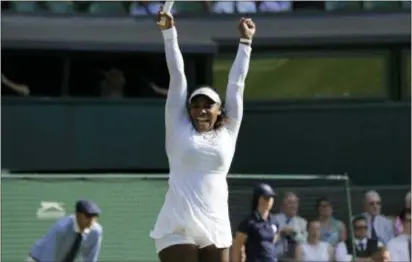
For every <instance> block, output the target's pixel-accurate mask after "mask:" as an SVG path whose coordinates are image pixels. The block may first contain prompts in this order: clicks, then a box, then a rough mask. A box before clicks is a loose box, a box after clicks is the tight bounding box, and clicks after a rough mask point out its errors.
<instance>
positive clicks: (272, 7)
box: [258, 1, 292, 13]
mask: <svg viewBox="0 0 412 262" xmlns="http://www.w3.org/2000/svg"><path fill="white" fill-rule="evenodd" d="M258 10H259V12H262V13H266V12H270V13H275V12H285V11H291V10H292V1H260V3H259V4H258Z"/></svg>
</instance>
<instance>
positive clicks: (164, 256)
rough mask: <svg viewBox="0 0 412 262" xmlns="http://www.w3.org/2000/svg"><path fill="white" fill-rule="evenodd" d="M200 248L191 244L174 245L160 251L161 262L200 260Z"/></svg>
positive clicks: (195, 261) (194, 261)
mask: <svg viewBox="0 0 412 262" xmlns="http://www.w3.org/2000/svg"><path fill="white" fill-rule="evenodd" d="M198 256H199V254H198V248H197V246H195V245H191V244H181V245H173V246H170V247H167V248H165V249H162V250H161V251H160V252H159V259H160V261H161V262H198V261H199V260H198Z"/></svg>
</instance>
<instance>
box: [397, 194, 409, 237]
mask: <svg viewBox="0 0 412 262" xmlns="http://www.w3.org/2000/svg"><path fill="white" fill-rule="evenodd" d="M410 207H411V192H410V191H409V192H408V193H407V194H406V196H405V200H404V208H410ZM394 231H395V235H399V234H402V232H403V226H402V220H401V219H400V217H396V219H395V222H394Z"/></svg>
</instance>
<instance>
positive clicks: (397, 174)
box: [1, 98, 411, 185]
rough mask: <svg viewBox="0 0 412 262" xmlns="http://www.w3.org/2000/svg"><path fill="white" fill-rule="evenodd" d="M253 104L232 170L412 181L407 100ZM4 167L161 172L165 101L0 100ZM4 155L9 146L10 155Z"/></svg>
mask: <svg viewBox="0 0 412 262" xmlns="http://www.w3.org/2000/svg"><path fill="white" fill-rule="evenodd" d="M332 103H333V101H332V102H328V103H326V102H325V103H323V104H322V103H312V104H311V103H296V104H287V103H273V102H271V103H268V104H265V103H263V104H262V103H256V104H253V103H247V104H245V113H244V118H243V123H242V127H241V130H240V134H239V139H238V144H237V149H236V154H235V157H234V160H233V164H232V168H231V172H232V173H248V174H259V173H264V174H313V173H315V174H319V173H320V174H327V173H348V174H350V175H351V178H352V180H353V181H354V183H355V184H357V185H370V183H371V182H372V181H373V183H375V184H377V185H384V184H409V183H410V163H411V162H410V160H411V155H410V144H411V142H410V141H411V140H410V139H411V137H410V132H411V131H410V120H411V118H410V104H409V103H401V102H398V103H395V102H386V101H383V102H346V103H339V104H332ZM1 129H2V130H1V131H2V143H1V149H2V152H3V154H2V159H1V160H2V168H6V169H12V170H17V171H29V172H32V171H33V170H37V171H39V170H41V171H73V170H106V171H107V170H110V171H113V170H126V169H128V170H134V172H148V171H147V170H155V171H157V172H159V170H161V172H165V171H167V170H168V163H167V158H166V154H165V149H164V136H165V134H164V100H158V101H142V100H124V101H119V102H116V101H106V100H103V99H102V100H100V99H98V100H92V99H81V100H80V99H79V100H75V99H67V100H65V99H57V98H56V99H50V100H44V99H36V98H32V99H30V98H29V99H27V100H26V99H16V100H14V99H11V100H10V99H2V127H1ZM4 152H6V153H4Z"/></svg>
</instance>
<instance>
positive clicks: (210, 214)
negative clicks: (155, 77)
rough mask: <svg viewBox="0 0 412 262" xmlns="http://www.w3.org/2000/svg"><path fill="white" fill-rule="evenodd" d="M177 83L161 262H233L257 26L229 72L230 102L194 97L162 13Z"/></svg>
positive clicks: (159, 238) (244, 28) (168, 119)
mask: <svg viewBox="0 0 412 262" xmlns="http://www.w3.org/2000/svg"><path fill="white" fill-rule="evenodd" d="M158 18H159V20H158V25H159V28H160V29H161V31H162V34H163V38H164V45H165V52H166V62H167V66H168V70H169V74H170V83H169V89H168V94H167V99H166V106H165V127H166V154H167V157H168V160H169V166H170V173H169V188H168V191H167V193H166V197H165V202H164V204H163V207H162V208H161V210H160V212H159V214H158V217H157V221H156V224H155V226H154V228H153V230H152V231H151V232H150V236H151V238H153V239H154V242H155V247H156V250H157V253H158V255H159V258H160V261H161V262H175V261H178V262H192V261H207V262H208V261H213V262H223V261H224V262H227V261H229V247H230V246H231V244H232V232H231V227H230V220H229V210H228V185H227V181H226V176H227V173H228V171H229V168H230V165H231V162H232V159H233V155H234V152H235V146H236V140H237V137H238V132H239V128H240V125H241V121H242V116H243V91H244V87H245V79H246V75H247V72H248V69H249V62H250V55H251V43H252V37H253V35H254V34H255V31H256V27H255V24H254V22H253V21H252V20H251V19H249V18H248V19H246V18H242V19H241V20H240V22H239V31H240V35H241V38H240V44H239V47H238V51H237V55H236V58H235V61H234V63H233V65H232V68H231V70H230V73H229V80H228V86H227V90H226V102H225V104H224V105H223V104H222V100H221V99H220V97H219V95H218V93H217V92H216V91H214V89H212V88H211V87H201V88H198V89H196V90H194V91H193V92H192V93H191V95H190V96H189V98H187V80H186V76H185V73H184V64H183V56H182V53H181V51H180V49H179V45H178V37H177V31H176V27H175V26H174V19H173V17H172V15H171V14H168V13H164V12H159V17H158Z"/></svg>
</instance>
